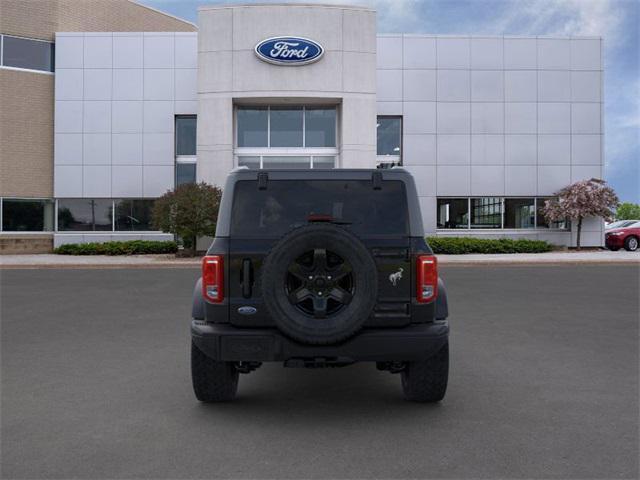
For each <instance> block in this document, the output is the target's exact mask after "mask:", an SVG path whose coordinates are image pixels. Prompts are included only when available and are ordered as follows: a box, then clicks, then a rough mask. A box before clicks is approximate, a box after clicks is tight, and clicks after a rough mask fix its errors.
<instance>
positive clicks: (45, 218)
mask: <svg viewBox="0 0 640 480" xmlns="http://www.w3.org/2000/svg"><path fill="white" fill-rule="evenodd" d="M53 206H54V204H53V201H51V200H36V199H26V198H24V199H23V198H3V199H2V231H3V232H51V231H53Z"/></svg>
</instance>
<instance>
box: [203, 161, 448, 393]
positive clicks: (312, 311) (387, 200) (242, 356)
mask: <svg viewBox="0 0 640 480" xmlns="http://www.w3.org/2000/svg"><path fill="white" fill-rule="evenodd" d="M423 233H424V230H423V227H422V221H421V215H420V208H419V203H418V197H417V194H416V188H415V184H414V181H413V178H412V177H411V175H410V174H409V173H408V172H406V171H404V170H402V169H398V168H394V169H390V170H304V171H303V170H273V171H266V170H260V171H255V170H247V169H238V170H235V171H234V172H232V173H231V174H230V175H229V177H228V179H227V182H226V185H225V189H224V193H223V198H222V202H221V205H220V212H219V215H218V225H217V231H216V237H215V239H214V241H213V242H212V244H211V246H210V248H209V250H208V252H207V255H206V256H205V257H204V259H203V264H202V265H203V266H202V278H201V279H200V280H199V281H198V284H197V285H196V289H195V292H194V303H193V312H192V313H193V314H192V316H193V321H192V325H191V332H192V379H193V386H194V390H195V393H196V397H197V398H198V399H199V400H201V401H206V402H208V401H224V400H230V399H232V398H234V397H235V394H236V391H237V385H238V377H239V373H248V372H251V371H252V370H255V369H256V368H257V367H259V366H260V364H261V363H262V362H268V361H275V362H282V363H283V364H284V365H285V366H288V367H325V366H346V365H349V364H352V363H354V362H358V361H369V362H376V365H377V367H378V368H379V369H381V370H388V371H390V372H392V373H401V376H402V386H403V391H404V394H405V397H407V398H408V399H410V400H415V401H431V402H433V401H439V400H441V399H442V398H443V397H444V394H445V391H446V386H447V377H448V332H449V327H448V323H447V321H446V317H447V315H448V312H447V300H446V293H445V291H444V284H443V282H442V281H441V280H440V279H439V278H438V274H437V261H436V258H435V256H433V254H432V252H431V249H430V248H429V246H428V245H427V244H426V242H425V240H424V236H423Z"/></svg>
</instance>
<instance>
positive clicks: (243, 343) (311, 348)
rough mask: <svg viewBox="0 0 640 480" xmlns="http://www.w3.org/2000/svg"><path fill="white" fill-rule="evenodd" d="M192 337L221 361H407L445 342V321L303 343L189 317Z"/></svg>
mask: <svg viewBox="0 0 640 480" xmlns="http://www.w3.org/2000/svg"><path fill="white" fill-rule="evenodd" d="M191 336H192V338H193V341H194V343H195V344H196V346H197V347H198V348H199V349H200V350H201V351H203V352H204V353H205V354H206V355H207V356H209V357H211V358H212V359H214V360H219V361H244V362H280V361H286V360H290V359H331V360H340V361H346V362H348V361H354V362H355V361H372V362H375V361H377V362H382V361H411V360H420V359H424V358H428V357H429V356H431V355H432V354H433V353H435V352H437V351H438V350H439V349H440V348H441V347H442V346H443V345H444V344H445V342H446V341H447V338H448V336H449V324H448V322H447V321H446V320H442V321H436V322H433V323H425V324H417V325H410V326H408V327H403V328H394V329H381V328H380V329H363V330H361V331H360V332H358V333H357V334H356V335H355V336H354V337H352V338H350V339H349V340H347V341H345V342H343V343H340V344H337V345H305V344H301V343H298V342H296V341H294V340H291V339H289V338H288V337H285V336H284V335H282V334H281V333H280V332H279V331H278V330H276V329H242V328H236V327H233V326H230V325H223V324H214V323H206V322H204V321H202V320H192V321H191Z"/></svg>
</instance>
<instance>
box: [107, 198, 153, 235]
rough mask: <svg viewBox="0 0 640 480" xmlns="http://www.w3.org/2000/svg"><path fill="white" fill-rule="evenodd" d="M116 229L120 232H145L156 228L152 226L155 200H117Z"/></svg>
mask: <svg viewBox="0 0 640 480" xmlns="http://www.w3.org/2000/svg"><path fill="white" fill-rule="evenodd" d="M114 203H115V212H116V216H115V230H116V231H119V232H126V231H129V232H143V231H152V230H154V229H153V227H152V226H151V212H152V211H153V203H154V201H153V200H147V199H144V200H142V199H123V200H115V202H114Z"/></svg>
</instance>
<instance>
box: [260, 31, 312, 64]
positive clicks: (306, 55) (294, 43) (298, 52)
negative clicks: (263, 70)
mask: <svg viewBox="0 0 640 480" xmlns="http://www.w3.org/2000/svg"><path fill="white" fill-rule="evenodd" d="M323 53H324V48H322V45H320V44H319V43H317V42H314V41H313V40H309V39H308V38H302V37H273V38H267V39H266V40H263V41H261V42H260V43H258V44H257V45H256V55H258V58H260V60H263V61H265V62H269V63H274V64H276V65H307V64H309V63H313V62H316V61H318V60H320V57H322V54H323Z"/></svg>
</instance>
